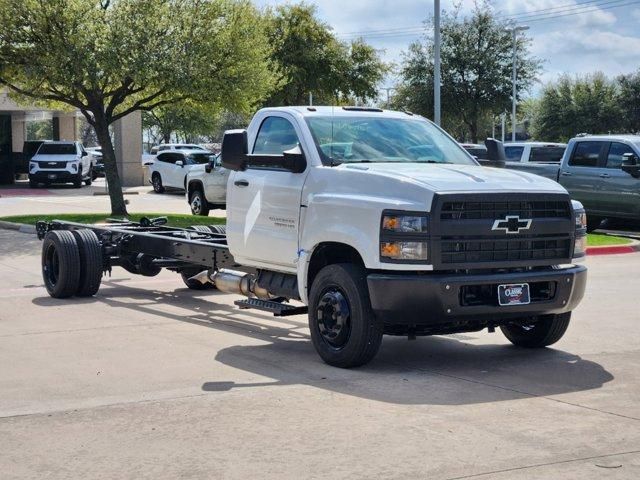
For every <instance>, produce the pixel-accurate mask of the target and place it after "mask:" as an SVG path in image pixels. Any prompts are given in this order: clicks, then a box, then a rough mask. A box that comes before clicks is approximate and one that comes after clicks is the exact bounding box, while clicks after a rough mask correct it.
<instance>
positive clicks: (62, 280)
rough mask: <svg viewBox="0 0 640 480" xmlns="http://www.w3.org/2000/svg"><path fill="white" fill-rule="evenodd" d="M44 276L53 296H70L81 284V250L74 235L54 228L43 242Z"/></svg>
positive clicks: (46, 286) (48, 289) (46, 285)
mask: <svg viewBox="0 0 640 480" xmlns="http://www.w3.org/2000/svg"><path fill="white" fill-rule="evenodd" d="M42 278H43V280H44V286H45V288H46V289H47V292H49V295H50V296H51V297H53V298H68V297H70V296H71V295H73V294H75V293H76V292H77V291H78V286H79V284H80V252H79V249H78V243H77V241H76V238H75V237H74V235H73V234H72V233H71V232H69V231H67V230H52V231H50V232H48V233H47V234H46V235H45V237H44V241H43V242H42Z"/></svg>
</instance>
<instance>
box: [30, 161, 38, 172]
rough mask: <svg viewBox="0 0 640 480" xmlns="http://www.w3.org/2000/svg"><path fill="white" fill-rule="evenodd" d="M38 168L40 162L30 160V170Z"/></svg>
mask: <svg viewBox="0 0 640 480" xmlns="http://www.w3.org/2000/svg"><path fill="white" fill-rule="evenodd" d="M36 168H38V164H37V163H36V162H29V171H33V170H35V169H36Z"/></svg>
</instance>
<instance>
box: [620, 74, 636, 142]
mask: <svg viewBox="0 0 640 480" xmlns="http://www.w3.org/2000/svg"><path fill="white" fill-rule="evenodd" d="M616 83H617V85H618V89H619V93H618V95H619V97H618V105H619V107H620V118H621V120H622V129H623V130H624V131H625V132H629V133H638V132H640V70H639V71H637V72H636V73H631V74H628V75H620V76H619V77H618V78H617V79H616Z"/></svg>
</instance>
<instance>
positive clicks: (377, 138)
mask: <svg viewBox="0 0 640 480" xmlns="http://www.w3.org/2000/svg"><path fill="white" fill-rule="evenodd" d="M307 123H308V125H309V128H310V130H311V134H312V135H313V138H314V140H315V142H316V146H317V148H318V152H319V153H320V156H321V157H322V160H323V162H324V163H326V164H329V165H336V164H340V163H365V162H412V163H455V164H463V165H475V164H476V163H475V162H474V160H473V159H472V158H471V157H470V156H469V155H468V154H467V153H466V152H465V151H464V150H463V149H462V147H460V146H459V145H458V143H457V142H455V141H454V140H453V139H451V137H449V136H448V135H447V134H445V133H444V132H443V131H442V130H440V129H439V128H438V127H436V126H435V125H433V124H431V123H429V122H427V121H424V120H419V119H402V118H388V117H387V118H385V117H364V116H358V117H341V116H340V117H338V116H327V117H310V118H308V119H307Z"/></svg>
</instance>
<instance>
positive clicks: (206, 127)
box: [142, 101, 216, 143]
mask: <svg viewBox="0 0 640 480" xmlns="http://www.w3.org/2000/svg"><path fill="white" fill-rule="evenodd" d="M212 110H213V109H212V108H211V107H209V106H207V105H202V104H197V103H194V102H190V101H182V102H179V103H175V104H166V105H162V106H160V107H158V108H155V109H153V110H152V111H150V112H144V114H143V116H142V126H143V128H146V129H149V130H150V131H151V132H153V133H155V136H156V142H157V143H159V142H161V141H162V142H164V143H169V142H170V141H171V135H172V134H173V133H175V134H177V135H178V136H180V137H181V138H182V139H183V140H185V141H188V142H191V141H195V140H193V139H195V138H196V137H202V136H206V135H208V134H210V133H211V131H212V130H213V129H214V128H215V125H216V123H215V114H214V112H213V111H212Z"/></svg>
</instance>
